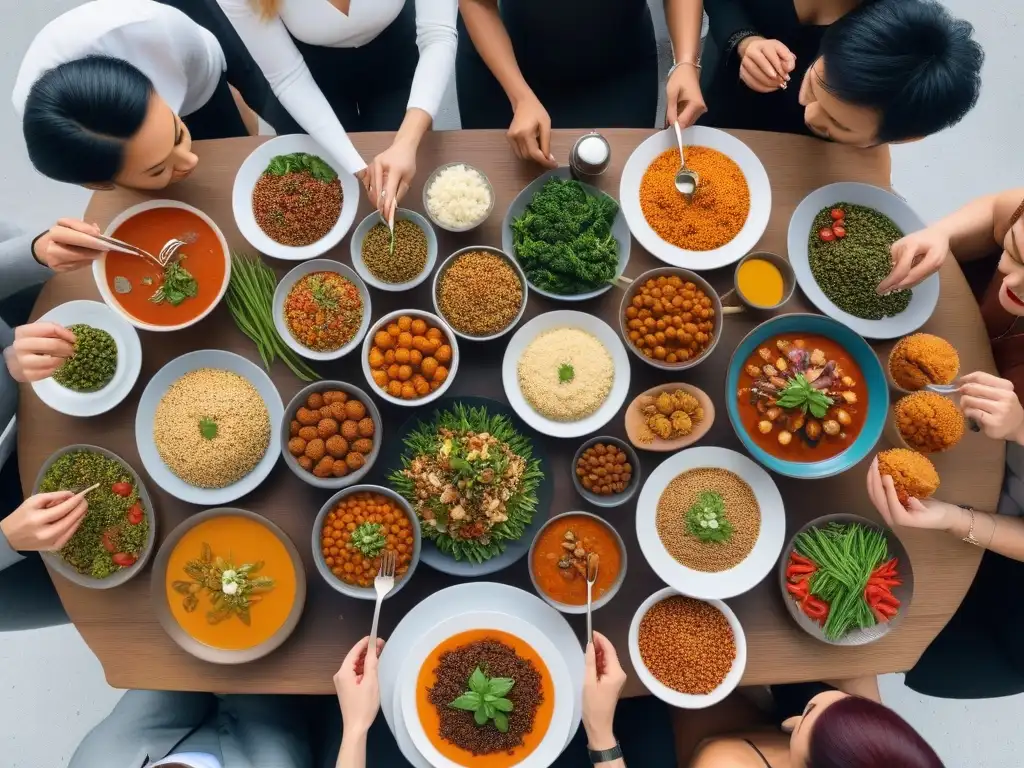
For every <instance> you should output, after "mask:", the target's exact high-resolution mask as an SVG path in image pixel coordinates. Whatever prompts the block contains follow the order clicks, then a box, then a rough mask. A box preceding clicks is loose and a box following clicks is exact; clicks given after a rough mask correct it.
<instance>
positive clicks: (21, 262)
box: [0, 227, 53, 429]
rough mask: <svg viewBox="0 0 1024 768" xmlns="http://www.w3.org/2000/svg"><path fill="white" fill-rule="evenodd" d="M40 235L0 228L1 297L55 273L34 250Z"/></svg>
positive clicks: (44, 279)
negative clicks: (40, 259) (37, 256)
mask: <svg viewBox="0 0 1024 768" xmlns="http://www.w3.org/2000/svg"><path fill="white" fill-rule="evenodd" d="M38 237H39V235H23V234H20V233H16V231H15V230H14V229H13V228H7V227H3V228H0V275H3V279H2V280H0V299H4V298H7V297H8V296H11V295H13V294H15V293H17V292H18V291H20V290H22V289H23V288H28V287H29V286H31V285H38V284H39V283H44V282H46V281H47V280H48V279H49V278H50V276H51V275H53V272H52V271H51V270H50V268H49V267H47V266H46V265H45V264H43V263H42V262H41V261H39V260H38V259H37V258H36V255H35V252H34V251H33V246H34V244H35V241H36V239H38ZM0 429H2V427H0Z"/></svg>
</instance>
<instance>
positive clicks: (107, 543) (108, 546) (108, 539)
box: [100, 528, 117, 554]
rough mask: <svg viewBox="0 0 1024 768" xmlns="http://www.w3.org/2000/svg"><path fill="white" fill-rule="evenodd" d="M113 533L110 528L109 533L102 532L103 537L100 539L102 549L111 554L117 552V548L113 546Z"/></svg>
mask: <svg viewBox="0 0 1024 768" xmlns="http://www.w3.org/2000/svg"><path fill="white" fill-rule="evenodd" d="M114 533H115V530H114V529H113V528H111V529H110V530H109V531H104V532H103V536H102V537H100V543H101V544H103V548H104V549H105V550H107V552H110V553H111V554H113V553H114V552H116V551H117V547H115V546H114Z"/></svg>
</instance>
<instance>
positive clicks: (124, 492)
mask: <svg viewBox="0 0 1024 768" xmlns="http://www.w3.org/2000/svg"><path fill="white" fill-rule="evenodd" d="M110 490H111V491H112V492H113V493H116V494H117V495H118V496H124V497H125V498H127V497H129V496H131V495H132V484H131V483H114V484H113V485H112V486H110Z"/></svg>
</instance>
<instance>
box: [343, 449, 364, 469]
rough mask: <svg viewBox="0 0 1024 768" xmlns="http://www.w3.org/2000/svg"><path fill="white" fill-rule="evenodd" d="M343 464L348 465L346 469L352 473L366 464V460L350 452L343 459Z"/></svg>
mask: <svg viewBox="0 0 1024 768" xmlns="http://www.w3.org/2000/svg"><path fill="white" fill-rule="evenodd" d="M345 463H346V464H348V468H349V469H351V470H352V471H353V472H354V471H355V470H357V469H359V468H360V467H362V466H363V465H364V464H365V463H366V458H365V457H364V456H363V454H361V453H357V452H356V451H352V452H351V453H349V455H348V456H346V457H345Z"/></svg>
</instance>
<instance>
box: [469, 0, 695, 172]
mask: <svg viewBox="0 0 1024 768" xmlns="http://www.w3.org/2000/svg"><path fill="white" fill-rule="evenodd" d="M664 5H665V18H666V21H667V22H668V28H669V36H670V37H671V40H672V50H673V51H674V54H675V61H676V63H675V65H673V67H672V69H671V70H670V71H669V75H668V82H667V83H666V87H665V91H666V97H667V108H666V111H667V121H666V122H668V123H672V122H674V121H675V120H676V119H677V118H678V120H679V123H680V125H681V126H682V127H684V128H685V127H687V126H689V125H691V124H692V123H693V122H694V121H695V120H696V119H697V118H698V117H700V115H701V114H703V112H704V99H703V98H702V97H701V92H700V80H699V70H700V64H699V62H700V31H701V21H702V18H703V13H702V4H701V0H665V2H664ZM459 8H460V9H461V11H462V19H461V21H460V27H461V26H463V25H464V29H460V35H459V50H458V56H457V58H456V63H455V78H456V85H457V90H458V97H459V114H460V116H461V118H462V127H463V128H505V129H507V130H508V140H509V143H511V144H512V148H513V150H514V151H515V153H516V155H517V156H518V157H520V158H521V159H524V160H526V159H531V158H532V159H533V160H535V161H536V162H538V163H540V164H541V165H544V166H547V167H551V168H554V167H556V166H557V165H558V163H557V161H556V160H555V159H554V157H553V156H552V154H551V129H552V127H554V128H596V127H600V128H650V127H652V126H653V125H654V120H655V113H656V111H657V105H658V49H657V42H656V40H655V36H654V22H653V21H652V19H651V11H650V8H649V7H648V4H647V0H599V1H598V2H595V1H594V0H574V1H571V2H567V1H566V0H562V1H561V2H558V3H551V2H550V1H549V0H504V2H502V3H501V4H500V7H499V3H498V0H460V2H459ZM465 33H468V34H465Z"/></svg>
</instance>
